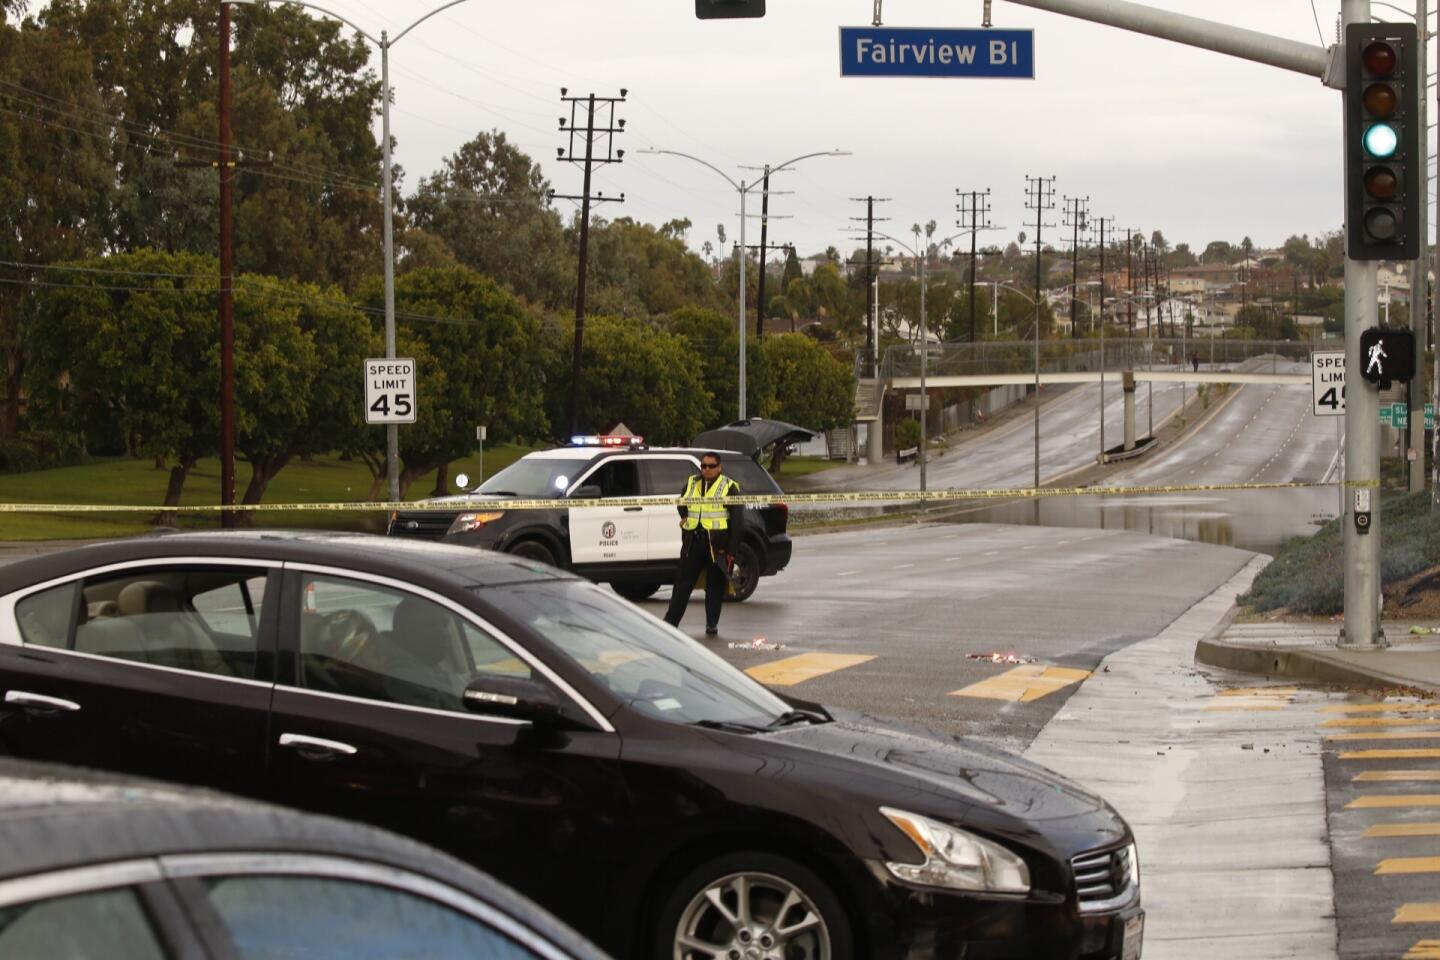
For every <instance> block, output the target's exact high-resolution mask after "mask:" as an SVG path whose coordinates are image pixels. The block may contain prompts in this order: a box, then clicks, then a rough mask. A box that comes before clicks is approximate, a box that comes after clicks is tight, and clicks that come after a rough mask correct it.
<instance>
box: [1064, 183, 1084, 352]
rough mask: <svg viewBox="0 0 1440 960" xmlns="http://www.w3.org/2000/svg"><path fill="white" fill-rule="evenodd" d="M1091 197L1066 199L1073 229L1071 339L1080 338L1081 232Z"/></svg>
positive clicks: (1069, 220)
mask: <svg viewBox="0 0 1440 960" xmlns="http://www.w3.org/2000/svg"><path fill="white" fill-rule="evenodd" d="M1089 203H1090V198H1089V197H1066V198H1065V223H1066V225H1067V226H1069V227H1070V228H1071V234H1070V339H1072V340H1073V339H1075V338H1076V337H1078V336H1080V323H1079V321H1078V320H1077V319H1076V317H1077V314H1076V303H1075V297H1076V296H1077V295H1078V294H1079V292H1080V286H1079V285H1080V231H1081V230H1084V229H1085V216H1086V214H1087V213H1088V212H1089V211H1088V209H1087V208H1088V206H1089Z"/></svg>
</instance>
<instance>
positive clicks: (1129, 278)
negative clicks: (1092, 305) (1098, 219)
mask: <svg viewBox="0 0 1440 960" xmlns="http://www.w3.org/2000/svg"><path fill="white" fill-rule="evenodd" d="M1133 232H1134V231H1133V230H1132V229H1131V228H1130V227H1126V228H1125V282H1126V283H1128V284H1130V303H1129V304H1128V305H1126V308H1125V315H1126V317H1127V318H1129V320H1130V339H1131V340H1134V339H1135V295H1136V294H1138V293H1139V292H1140V291H1139V290H1136V289H1135V238H1134V237H1133V236H1131V234H1132V233H1133Z"/></svg>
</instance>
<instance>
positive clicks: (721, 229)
mask: <svg viewBox="0 0 1440 960" xmlns="http://www.w3.org/2000/svg"><path fill="white" fill-rule="evenodd" d="M715 236H716V237H718V238H719V240H720V249H721V250H724V249H725V224H723V223H717V224H715Z"/></svg>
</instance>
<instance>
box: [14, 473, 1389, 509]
mask: <svg viewBox="0 0 1440 960" xmlns="http://www.w3.org/2000/svg"><path fill="white" fill-rule="evenodd" d="M1332 486H1334V484H1331V483H1300V482H1294V483H1195V484H1179V485H1175V486H1163V487H1038V488H1037V487H1001V488H998V489H982V490H963V489H948V490H926V491H923V492H922V491H920V490H865V491H854V492H845V493H774V494H754V495H742V496H736V497H726V498H725V502H726V503H727V504H736V505H741V506H765V505H767V504H771V503H784V504H788V505H791V506H795V505H797V504H812V503H813V504H847V503H848V504H854V503H896V502H904V503H945V502H954V501H961V500H1002V499H1003V500H1011V499H1029V498H1033V497H1115V496H1125V497H1135V496H1155V495H1159V494H1176V493H1214V492H1217V491H1225V490H1298V489H1304V488H1310V487H1332ZM1346 486H1356V487H1359V486H1379V481H1370V480H1357V481H1353V482H1349V483H1347V484H1346ZM701 502H703V501H701V500H699V499H696V498H693V497H692V498H690V499H688V500H687V499H685V498H684V497H608V498H605V499H575V500H560V499H556V500H492V499H467V500H444V501H434V500H419V501H413V502H412V501H399V502H390V501H386V502H374V501H367V500H358V501H342V502H335V503H254V504H230V505H228V506H222V505H220V504H204V505H182V506H173V507H167V506H163V505H155V504H148V505H135V504H104V503H78V504H77V503H0V513H223V512H227V511H229V512H236V513H250V512H254V513H275V512H293V511H297V510H326V511H374V510H386V511H391V510H404V511H407V512H418V511H427V510H435V511H443V512H451V513H453V512H466V511H471V512H482V511H484V512H491V511H503V510H559V509H570V510H575V509H590V508H596V507H605V508H609V507H664V506H680V505H687V506H688V505H692V504H697V503H701Z"/></svg>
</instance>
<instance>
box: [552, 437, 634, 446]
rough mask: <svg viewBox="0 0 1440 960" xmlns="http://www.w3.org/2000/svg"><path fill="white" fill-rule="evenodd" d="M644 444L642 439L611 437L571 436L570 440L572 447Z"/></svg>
mask: <svg viewBox="0 0 1440 960" xmlns="http://www.w3.org/2000/svg"><path fill="white" fill-rule="evenodd" d="M644 442H645V438H644V437H622V436H611V435H609V434H607V435H605V436H599V437H597V436H594V435H590V436H580V435H577V436H573V437H571V438H570V445H571V446H572V447H638V446H640V445H641V444H643V443H644Z"/></svg>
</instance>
